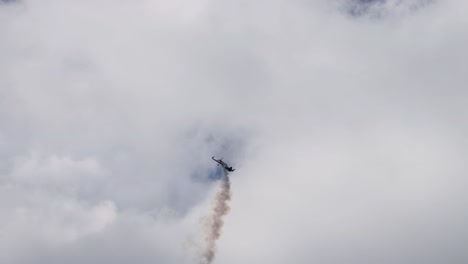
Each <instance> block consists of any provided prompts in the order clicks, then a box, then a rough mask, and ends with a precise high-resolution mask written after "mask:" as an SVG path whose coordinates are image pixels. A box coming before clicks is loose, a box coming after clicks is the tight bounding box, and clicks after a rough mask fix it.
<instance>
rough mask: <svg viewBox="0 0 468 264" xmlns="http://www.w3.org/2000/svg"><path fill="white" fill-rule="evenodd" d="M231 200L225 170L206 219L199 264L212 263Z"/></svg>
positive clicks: (229, 184)
mask: <svg viewBox="0 0 468 264" xmlns="http://www.w3.org/2000/svg"><path fill="white" fill-rule="evenodd" d="M230 200H231V183H230V181H229V177H228V173H227V171H224V177H223V178H222V179H221V183H220V190H219V191H218V192H217V193H216V196H215V200H214V203H215V204H214V208H213V212H212V215H211V216H209V218H207V219H206V222H205V228H206V230H205V231H206V236H205V249H204V250H203V252H202V256H201V261H200V264H210V263H212V261H213V259H214V257H215V253H216V240H218V238H219V237H220V236H221V231H222V228H223V224H224V220H223V217H224V216H225V215H226V214H227V213H229V209H230V208H229V205H228V201H230Z"/></svg>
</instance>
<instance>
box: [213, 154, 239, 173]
mask: <svg viewBox="0 0 468 264" xmlns="http://www.w3.org/2000/svg"><path fill="white" fill-rule="evenodd" d="M211 158H212V159H213V160H214V161H216V162H217V163H218V166H219V165H221V166H222V167H223V168H224V169H225V170H227V171H229V172H233V171H235V170H236V169H233V168H232V167H229V166H228V165H227V164H226V163H225V162H224V161H223V158H220V159H219V160H217V159H215V158H214V157H211Z"/></svg>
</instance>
